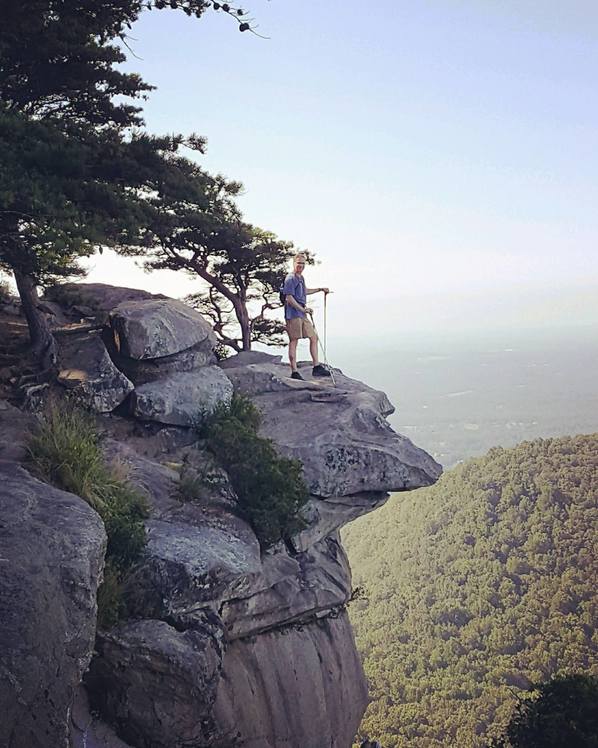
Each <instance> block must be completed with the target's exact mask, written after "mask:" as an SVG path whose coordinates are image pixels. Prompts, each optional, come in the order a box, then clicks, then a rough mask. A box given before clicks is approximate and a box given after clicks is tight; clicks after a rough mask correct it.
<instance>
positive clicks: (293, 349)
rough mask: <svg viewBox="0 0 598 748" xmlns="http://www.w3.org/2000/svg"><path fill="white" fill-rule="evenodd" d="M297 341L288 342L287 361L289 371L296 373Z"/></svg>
mask: <svg viewBox="0 0 598 748" xmlns="http://www.w3.org/2000/svg"><path fill="white" fill-rule="evenodd" d="M298 342H299V341H298V340H289V361H290V363H291V371H297V343H298Z"/></svg>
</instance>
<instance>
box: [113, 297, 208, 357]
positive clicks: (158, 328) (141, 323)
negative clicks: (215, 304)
mask: <svg viewBox="0 0 598 748" xmlns="http://www.w3.org/2000/svg"><path fill="white" fill-rule="evenodd" d="M110 328H111V330H112V336H113V338H114V344H115V347H116V349H117V351H118V352H119V353H120V354H121V355H123V356H127V357H128V358H133V359H153V358H162V357H164V356H172V355H173V354H175V353H179V352H180V351H184V350H186V349H188V348H191V347H193V346H197V345H198V344H201V345H202V346H203V348H202V350H203V351H205V353H207V354H209V353H211V351H212V349H213V348H214V346H215V345H216V337H215V335H214V333H213V332H212V327H211V325H210V324H209V323H208V322H207V321H206V320H205V319H204V318H203V317H202V316H201V314H199V312H196V311H195V309H192V308H191V307H190V306H187V305H186V304H183V302H182V301H175V300H174V299H160V300H155V299H154V300H149V301H134V302H124V303H123V304H119V305H118V306H117V307H116V309H114V310H113V311H112V312H111V313H110Z"/></svg>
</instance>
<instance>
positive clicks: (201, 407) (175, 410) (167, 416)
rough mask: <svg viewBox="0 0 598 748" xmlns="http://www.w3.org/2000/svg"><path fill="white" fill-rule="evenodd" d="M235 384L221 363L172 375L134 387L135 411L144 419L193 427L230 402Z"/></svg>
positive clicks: (135, 413) (137, 415)
mask: <svg viewBox="0 0 598 748" xmlns="http://www.w3.org/2000/svg"><path fill="white" fill-rule="evenodd" d="M232 394H233V386H232V384H231V382H230V381H229V379H228V377H227V376H226V374H225V373H224V372H223V371H222V370H221V369H220V368H219V367H218V366H205V367H203V368H201V369H199V370H198V371H193V372H186V373H181V374H173V375H172V376H170V377H167V378H166V379H160V380H158V381H156V382H148V383H147V384H142V385H141V386H139V387H137V388H136V389H135V395H134V402H133V413H134V415H135V416H136V417H137V418H140V419H142V420H145V421H158V422H159V423H164V424H171V425H174V426H194V425H196V424H197V423H199V421H200V420H201V417H202V415H203V414H204V413H211V412H212V411H213V410H214V408H215V407H216V406H217V405H218V404H219V403H223V402H224V403H227V402H230V400H231V397H232Z"/></svg>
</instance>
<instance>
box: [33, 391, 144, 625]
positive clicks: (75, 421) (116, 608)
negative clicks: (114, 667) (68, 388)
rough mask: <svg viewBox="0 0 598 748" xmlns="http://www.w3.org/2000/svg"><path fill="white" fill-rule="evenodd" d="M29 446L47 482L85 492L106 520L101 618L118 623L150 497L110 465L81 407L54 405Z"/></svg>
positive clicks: (141, 545) (141, 543)
mask: <svg viewBox="0 0 598 748" xmlns="http://www.w3.org/2000/svg"><path fill="white" fill-rule="evenodd" d="M28 450H29V462H30V463H31V465H32V467H33V470H34V472H35V473H36V474H37V475H38V476H39V477H40V478H41V479H42V480H45V481H47V482H48V483H51V484H52V485H55V486H57V487H58V488H61V489H63V490H64V491H69V492H70V493H74V494H76V495H77V496H80V497H81V498H82V499H84V500H85V501H87V503H88V504H90V506H92V507H93V508H94V509H95V510H96V511H97V512H98V514H99V515H100V517H101V518H102V520H103V522H104V525H105V527H106V534H107V536H108V546H107V549H106V570H105V573H104V583H103V585H102V586H101V588H100V590H99V592H98V620H99V621H102V622H103V621H106V620H110V621H112V622H113V623H114V622H115V620H114V618H115V616H116V619H118V616H119V615H120V614H121V612H122V610H123V606H124V603H123V602H122V600H120V589H121V583H122V581H123V579H124V576H125V575H126V573H127V571H128V570H129V569H130V568H131V566H132V565H133V564H134V563H135V562H136V561H137V560H138V559H139V557H140V555H141V553H142V551H143V549H144V547H145V529H144V524H143V519H144V517H147V515H148V510H147V504H146V501H145V498H144V497H143V496H142V494H140V493H139V492H138V491H137V490H136V489H135V488H134V487H133V486H131V484H130V483H128V481H127V480H126V478H125V477H124V476H123V475H121V474H119V473H122V470H119V468H118V466H116V465H112V466H111V465H108V464H107V462H106V459H105V457H104V453H103V450H102V446H101V440H100V437H99V436H98V434H97V433H96V429H95V423H94V421H93V418H92V417H91V416H90V415H88V414H87V413H86V412H85V411H83V410H81V409H79V408H76V407H70V405H69V407H64V403H62V407H60V406H59V405H57V404H52V405H50V406H49V407H48V409H47V411H46V413H45V415H44V417H43V419H42V420H41V421H40V422H39V424H38V426H37V428H36V429H35V431H34V432H33V433H32V434H31V437H30V440H29V444H28ZM115 600H116V602H115Z"/></svg>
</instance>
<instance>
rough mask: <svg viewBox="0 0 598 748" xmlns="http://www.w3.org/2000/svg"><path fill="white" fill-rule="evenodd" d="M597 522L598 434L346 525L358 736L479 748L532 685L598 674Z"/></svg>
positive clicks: (449, 480)
mask: <svg viewBox="0 0 598 748" xmlns="http://www.w3.org/2000/svg"><path fill="white" fill-rule="evenodd" d="M597 530H598V434H594V435H591V436H575V437H562V438H555V439H540V440H537V441H533V442H524V443H523V444H520V445H519V446H517V447H516V448H514V449H508V450H507V449H503V448H500V447H498V448H494V449H492V450H490V452H489V453H488V454H487V455H486V456H485V457H483V458H479V459H473V460H470V461H468V462H466V463H464V464H462V465H459V466H458V467H456V468H455V469H453V470H451V471H449V472H447V473H446V474H445V475H444V476H443V477H442V478H441V480H440V481H439V482H438V483H437V484H436V485H435V486H433V487H431V488H429V489H422V490H419V491H416V492H414V493H409V494H396V495H394V496H393V497H391V499H390V500H389V502H388V504H387V505H386V506H385V507H383V508H382V509H380V510H378V511H376V512H374V513H373V514H371V515H369V516H367V517H362V518H360V519H359V520H357V521H356V522H354V523H352V524H351V525H350V526H349V527H348V528H346V530H345V532H344V541H345V545H346V548H347V551H348V554H349V559H350V562H351V566H352V568H353V576H354V585H355V586H362V587H363V588H364V589H365V594H366V596H367V600H362V601H358V602H356V603H355V604H354V605H353V606H352V608H353V609H352V616H351V617H352V623H353V626H354V628H355V632H356V637H357V645H358V648H359V650H360V652H361V653H362V656H363V658H364V665H365V670H366V674H367V676H368V679H369V682H370V695H371V697H372V703H371V704H370V706H369V708H368V711H367V713H366V716H365V718H364V721H363V723H362V726H361V733H360V734H361V735H362V736H363V737H366V736H369V737H371V738H376V739H378V740H380V741H381V743H382V745H383V746H384V747H385V748H395V747H398V746H401V747H403V746H409V748H424V747H425V748H432V747H433V746H459V747H460V748H468V747H473V746H475V747H478V746H484V745H486V744H487V742H488V740H489V739H490V738H492V737H497V736H499V735H500V734H502V733H503V732H504V730H505V727H506V725H507V724H508V722H509V720H510V718H511V715H512V713H513V711H514V707H515V705H516V703H517V697H518V695H522V694H523V692H524V691H525V690H526V689H527V688H529V687H530V686H531V685H532V684H537V683H543V682H546V681H548V680H550V678H551V677H553V676H554V675H559V674H568V673H575V672H581V673H585V674H593V675H598V632H597V631H596V621H597V620H598V596H597V594H596V578H597V576H598V553H597V549H596V536H597Z"/></svg>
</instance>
